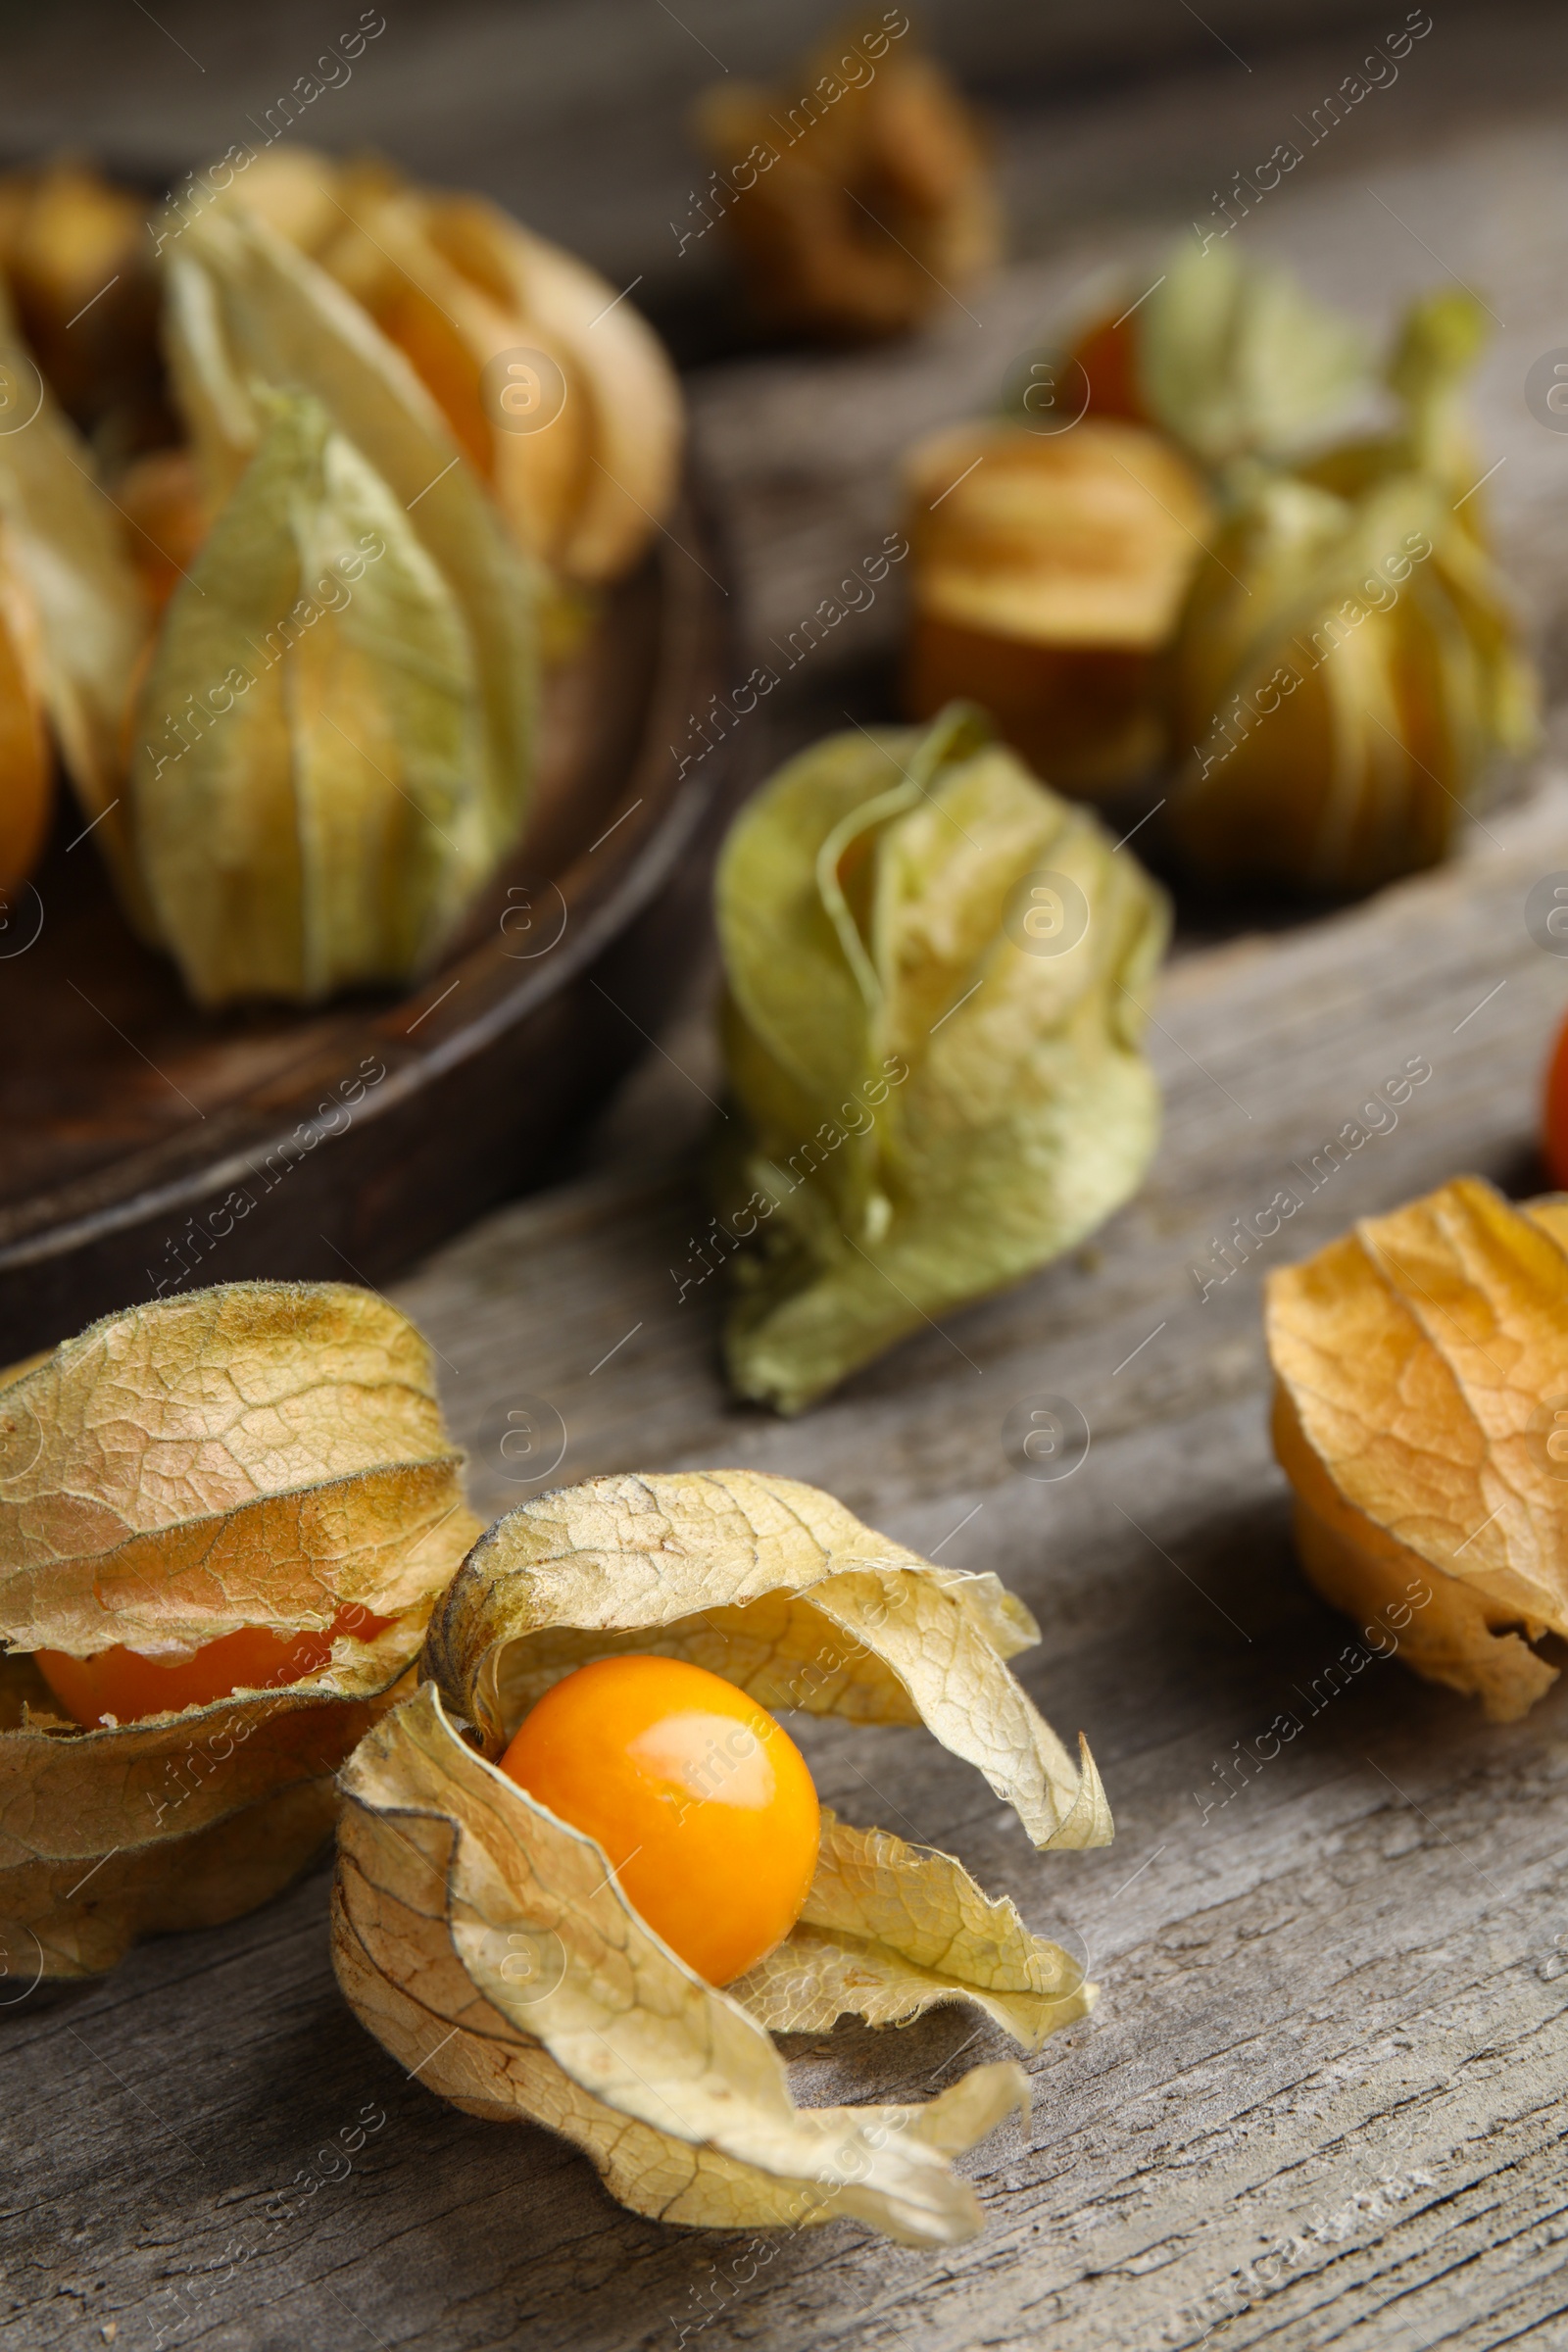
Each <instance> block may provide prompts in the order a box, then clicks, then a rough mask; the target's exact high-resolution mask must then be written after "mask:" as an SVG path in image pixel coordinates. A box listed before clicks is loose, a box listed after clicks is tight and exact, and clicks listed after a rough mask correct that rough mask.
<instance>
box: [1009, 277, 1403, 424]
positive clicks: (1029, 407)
mask: <svg viewBox="0 0 1568 2352" xmlns="http://www.w3.org/2000/svg"><path fill="white" fill-rule="evenodd" d="M1048 375H1049V378H1050V389H1051V391H1052V392H1053V395H1054V401H1055V402H1056V403H1057V404H1058V405H1059V407H1060V408H1061V410H1062V411H1063V413H1064V415H1066V416H1071V415H1072V414H1073V413H1075V412H1078V411H1082V412H1083V413H1084V414H1086V415H1087V416H1089V417H1121V418H1124V419H1127V420H1129V421H1131V422H1134V423H1139V424H1146V425H1152V426H1153V427H1155V428H1156V429H1157V430H1158V431H1160V432H1162V433H1166V434H1168V435H1169V436H1170V438H1171V439H1172V440H1173V441H1175V442H1176V443H1177V444H1178V445H1179V446H1180V447H1181V448H1182V449H1184V450H1185V451H1186V452H1187V454H1188V455H1189V456H1190V457H1191V458H1192V459H1193V460H1194V461H1195V462H1196V463H1197V464H1198V465H1200V466H1203V467H1205V468H1217V467H1219V466H1227V465H1229V464H1231V463H1232V462H1233V461H1234V460H1236V459H1239V458H1260V459H1264V460H1267V461H1268V462H1270V463H1279V462H1282V461H1285V460H1289V459H1291V458H1293V457H1295V456H1297V455H1298V454H1299V453H1300V452H1301V451H1302V450H1305V449H1308V448H1310V447H1312V446H1313V445H1314V444H1316V443H1318V442H1321V440H1322V439H1323V438H1324V436H1325V434H1326V433H1327V432H1329V431H1331V430H1332V429H1333V427H1334V426H1335V424H1336V423H1337V422H1339V420H1340V419H1341V417H1343V415H1344V414H1345V412H1346V410H1347V409H1348V407H1349V406H1350V405H1351V404H1352V403H1353V402H1354V401H1355V400H1356V398H1357V396H1358V395H1362V394H1364V393H1365V392H1367V391H1368V390H1370V388H1371V377H1370V373H1369V369H1368V367H1367V361H1366V355H1365V349H1364V345H1363V339H1362V337H1361V335H1360V333H1359V332H1358V330H1357V329H1356V328H1355V327H1354V326H1353V325H1352V324H1351V322H1350V321H1349V320H1348V319H1342V318H1339V317H1337V316H1336V315H1335V313H1333V312H1332V311H1329V310H1327V309H1325V308H1324V307H1323V306H1322V305H1321V304H1319V303H1317V302H1314V301H1313V300H1312V299H1311V297H1310V296H1309V295H1308V294H1306V293H1305V292H1303V290H1302V289H1301V287H1300V286H1299V285H1298V283H1297V282H1296V279H1295V278H1294V277H1293V276H1292V275H1291V273H1290V271H1289V270H1283V269H1281V268H1280V267H1279V266H1278V264H1276V263H1270V262H1249V261H1244V259H1243V258H1242V254H1241V252H1240V250H1239V249H1238V248H1237V247H1235V246H1231V245H1225V244H1219V243H1211V244H1210V245H1209V246H1208V247H1206V248H1205V247H1201V246H1199V245H1195V244H1194V243H1192V242H1191V241H1190V240H1189V239H1187V238H1183V239H1182V240H1181V242H1180V243H1179V244H1178V245H1176V246H1175V247H1174V248H1173V249H1172V251H1171V252H1170V254H1169V255H1168V256H1167V257H1166V260H1165V266H1164V269H1163V270H1157V266H1156V265H1154V264H1151V266H1150V269H1149V270H1148V272H1147V274H1146V276H1145V278H1144V279H1143V281H1142V282H1141V283H1140V282H1138V281H1135V280H1134V279H1131V278H1129V279H1127V280H1126V281H1125V282H1124V283H1123V284H1121V285H1119V286H1118V287H1117V288H1116V290H1115V293H1114V295H1113V296H1112V298H1111V300H1110V302H1109V303H1108V304H1107V305H1106V306H1105V308H1104V309H1103V311H1100V312H1098V313H1097V314H1096V315H1095V316H1094V317H1093V318H1092V319H1090V320H1089V321H1088V322H1087V324H1085V325H1084V326H1082V327H1080V329H1079V330H1078V332H1077V334H1076V335H1075V336H1074V337H1073V338H1071V340H1070V341H1069V342H1068V343H1067V346H1066V349H1065V350H1064V351H1059V352H1057V353H1056V354H1055V355H1054V356H1053V357H1048V358H1047V359H1045V360H1042V361H1041V362H1039V363H1037V364H1035V365H1034V366H1032V367H1031V368H1030V369H1029V370H1028V372H1027V374H1026V375H1024V376H1021V377H1020V381H1019V397H1020V404H1021V407H1022V409H1023V410H1024V411H1026V412H1029V413H1031V414H1034V413H1038V412H1039V411H1040V409H1041V398H1040V393H1039V390H1038V387H1039V386H1040V385H1041V384H1042V383H1044V382H1046V381H1047V378H1048Z"/></svg>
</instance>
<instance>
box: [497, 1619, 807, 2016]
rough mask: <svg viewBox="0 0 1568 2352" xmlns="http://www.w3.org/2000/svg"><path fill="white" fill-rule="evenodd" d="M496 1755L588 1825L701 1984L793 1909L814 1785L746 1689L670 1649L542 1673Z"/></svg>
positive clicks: (786, 1926)
mask: <svg viewBox="0 0 1568 2352" xmlns="http://www.w3.org/2000/svg"><path fill="white" fill-rule="evenodd" d="M501 1769H502V1771H503V1772H505V1773H508V1774H510V1776H511V1778H512V1779H513V1780H515V1782H516V1783H517V1784H518V1786H519V1787H520V1788H523V1789H527V1791H528V1793H529V1795H530V1796H533V1797H536V1798H537V1799H538V1801H539V1802H540V1803H541V1804H542V1805H547V1806H548V1807H549V1809H550V1811H551V1812H552V1813H554V1814H556V1815H558V1816H559V1818H560V1819H561V1820H562V1821H565V1822H569V1823H570V1824H571V1826H572V1828H573V1829H577V1830H583V1831H586V1833H587V1834H588V1836H589V1837H590V1838H597V1839H598V1841H599V1843H600V1845H602V1846H603V1848H604V1850H605V1854H606V1856H607V1858H608V1859H609V1861H610V1862H611V1863H613V1866H614V1869H615V1874H616V1877H617V1878H618V1880H619V1882H620V1886H621V1888H622V1891H623V1892H624V1894H625V1896H626V1899H627V1901H628V1902H630V1903H631V1905H632V1906H633V1908H634V1909H635V1910H636V1911H637V1912H638V1913H639V1914H640V1915H641V1917H642V1918H643V1919H644V1920H645V1921H646V1922H647V1924H648V1925H649V1927H651V1928H652V1929H654V1931H655V1932H656V1934H658V1935H660V1936H662V1937H663V1939H664V1941H665V1942H666V1943H667V1944H668V1945H669V1947H670V1949H671V1950H672V1951H674V1952H677V1953H678V1954H679V1955H680V1957H681V1959H683V1960H684V1961H685V1962H686V1964H687V1966H688V1967H689V1968H691V1969H694V1970H695V1971H696V1973H697V1975H698V1976H700V1977H704V1978H706V1979H707V1981H708V1983H709V1984H710V1985H728V1984H730V1983H731V1982H732V1980H733V1979H734V1978H736V1977H739V1976H744V1975H745V1973H746V1971H747V1970H748V1969H749V1968H751V1967H752V1966H753V1965H754V1964H755V1963H756V1962H757V1961H759V1960H760V1959H761V1957H762V1955H763V1953H764V1952H770V1951H771V1950H772V1948H773V1946H774V1945H775V1944H776V1943H779V1942H781V1941H782V1940H783V1938H784V1937H785V1936H787V1935H788V1934H789V1932H790V1930H791V1928H792V1927H793V1926H794V1925H795V1922H796V1921H797V1919H799V1917H800V1915H801V1906H802V1905H803V1903H804V1902H805V1900H806V1896H807V1890H808V1888H809V1886H810V1884H811V1875H812V1873H813V1871H814V1870H815V1868H816V1849H817V1842H818V1839H819V1838H820V1835H821V1817H820V1812H819V1808H818V1805H817V1801H816V1789H815V1788H814V1787H813V1785H812V1782H811V1776H810V1774H809V1771H808V1770H807V1767H806V1759H805V1757H804V1756H803V1755H802V1754H801V1751H800V1749H799V1748H798V1747H797V1746H796V1744H795V1742H794V1740H791V1739H790V1737H789V1735H788V1733H787V1732H785V1731H784V1730H782V1729H781V1727H780V1726H779V1725H778V1724H777V1723H775V1722H774V1720H773V1718H772V1716H771V1715H769V1714H768V1713H767V1712H766V1710H765V1709H764V1708H762V1707H760V1706H759V1705H758V1704H757V1702H756V1700H755V1699H751V1698H748V1697H747V1695H746V1693H745V1691H739V1690H737V1689H736V1687H735V1685H734V1684H733V1683H726V1682H725V1681H724V1680H723V1679H722V1677H721V1676H719V1675H716V1674H710V1673H708V1672H707V1670H706V1668H704V1667H701V1666H688V1665H686V1664H684V1663H683V1662H682V1661H681V1660H679V1659H676V1658H653V1657H621V1658H598V1659H596V1660H595V1661H594V1663H593V1664H592V1665H591V1666H579V1667H578V1668H577V1670H576V1672H575V1673H574V1674H568V1675H566V1676H565V1677H564V1680H563V1681H561V1682H559V1683H556V1684H555V1685H553V1687H552V1688H551V1689H550V1690H549V1691H546V1692H545V1694H544V1696H543V1698H542V1699H540V1701H539V1703H538V1705H537V1706H536V1707H535V1708H534V1710H533V1712H532V1713H531V1714H530V1715H528V1716H526V1717H525V1718H524V1720H523V1724H522V1728H521V1729H520V1731H519V1732H518V1733H517V1735H516V1738H515V1740H513V1742H512V1744H511V1746H510V1747H509V1748H508V1749H507V1752H506V1754H505V1755H504V1756H503V1757H502V1759H501Z"/></svg>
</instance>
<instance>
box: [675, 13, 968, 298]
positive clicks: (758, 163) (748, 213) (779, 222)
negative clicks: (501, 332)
mask: <svg viewBox="0 0 1568 2352" xmlns="http://www.w3.org/2000/svg"><path fill="white" fill-rule="evenodd" d="M892 13H893V12H888V13H887V14H886V15H885V16H884V18H883V19H882V20H881V26H880V27H879V26H877V25H873V24H872V22H871V21H870V20H866V21H865V23H864V24H863V25H857V24H856V23H854V22H851V23H850V24H848V25H846V26H845V28H844V30H843V32H842V34H841V35H840V37H839V38H838V39H837V40H832V41H828V42H826V43H824V44H823V45H822V46H821V48H820V49H818V50H817V51H815V52H814V53H813V54H811V55H810V56H809V57H807V58H804V59H803V60H802V61H801V63H800V65H799V67H798V68H797V70H796V77H795V79H794V81H793V82H786V83H782V84H780V85H779V86H778V87H777V88H776V89H764V88H759V87H756V86H754V85H752V84H749V83H739V84H737V83H733V82H725V83H721V84H720V85H719V86H718V87H716V88H714V89H711V90H708V91H706V92H705V93H704V96H703V98H702V100H701V102H700V104H699V106H698V109H697V113H696V118H695V127H696V131H697V135H698V138H699V141H700V142H701V144H702V145H703V147H705V148H706V150H707V151H708V154H709V156H710V158H711V162H712V164H713V166H714V173H713V177H714V180H715V182H716V184H715V186H714V187H713V188H712V189H711V191H709V192H707V194H706V196H705V209H704V210H703V211H702V212H701V213H698V212H694V213H693V214H692V215H691V216H690V221H691V225H690V227H689V228H688V229H687V231H686V235H685V237H683V238H682V240H681V243H680V245H679V248H678V250H680V251H682V252H684V250H685V244H686V242H687V241H689V239H690V238H691V237H693V236H701V235H703V234H704V233H705V226H706V224H707V223H708V221H710V219H711V217H712V215H711V214H710V213H709V211H708V210H707V209H706V207H707V206H709V205H711V207H712V212H713V215H716V214H719V213H722V215H723V219H724V227H725V233H726V235H727V236H728V237H729V238H730V239H732V240H733V244H734V248H735V251H736V254H737V256H738V258H739V262H740V267H741V274H742V278H743V281H744V283H745V287H746V292H747V296H748V299H749V301H750V304H751V307H752V309H753V311H754V312H755V313H756V315H757V317H758V319H759V320H760V321H761V322H762V323H764V324H766V325H768V326H769V327H772V328H775V329H778V330H780V331H783V332H794V333H805V334H810V335H820V336H823V337H826V338H828V339H831V340H839V339H846V340H853V339H856V338H859V337H863V336H875V335H886V334H896V333H899V332H902V331H903V330H904V329H906V328H908V327H911V326H915V325H917V324H918V323H919V322H920V320H921V319H924V318H926V317H927V316H928V315H929V314H930V313H931V312H932V311H934V310H936V309H937V308H938V307H939V306H940V305H942V304H944V303H948V302H952V301H956V299H957V297H958V295H959V294H961V293H962V292H963V291H964V290H965V289H966V288H967V287H968V286H970V285H971V284H973V283H974V282H975V280H976V279H978V278H980V277H983V276H984V275H985V274H986V273H987V272H988V271H989V270H991V269H992V268H994V267H995V264H996V262H997V259H998V256H999V253H1000V251H1001V245H1002V215H1001V209H1000V206H999V204H998V201H997V195H996V190H995V186H994V184H993V177H992V171H991V164H990V159H989V156H988V154H987V152H986V144H985V140H984V136H983V134H982V131H981V128H980V125H979V123H978V121H977V120H976V118H975V116H974V115H973V114H972V112H971V111H970V109H969V108H968V107H967V106H965V104H964V102H963V100H962V99H961V98H960V97H959V95H958V93H957V91H956V89H955V87H954V85H953V83H952V82H951V80H950V79H949V77H948V76H947V74H946V73H944V72H943V71H942V69H941V68H940V67H939V66H937V65H936V64H935V63H934V62H933V61H932V60H931V59H929V58H926V57H921V56H918V55H914V54H911V53H910V51H909V50H908V49H906V48H896V49H895V48H891V47H890V45H889V40H890V34H889V30H888V29H885V27H887V26H888V25H890V22H891V17H892ZM907 30H908V23H907V19H906V20H905V23H904V32H905V33H906V34H907ZM892 37H894V38H898V37H899V36H898V35H893V36H892ZM763 159H771V160H763ZM743 167H745V168H746V169H747V170H749V171H751V172H752V177H751V178H750V179H749V180H748V179H743V178H742V177H741V172H742V168H743Z"/></svg>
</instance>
